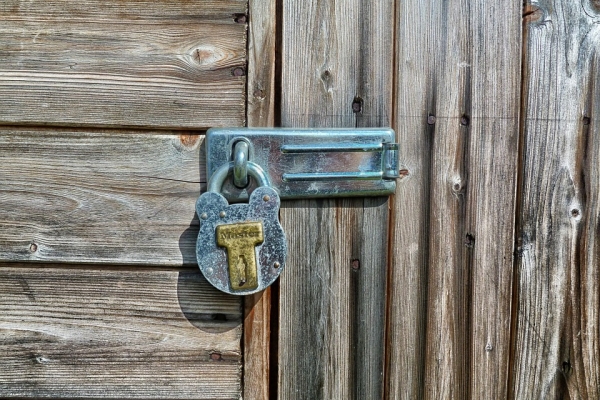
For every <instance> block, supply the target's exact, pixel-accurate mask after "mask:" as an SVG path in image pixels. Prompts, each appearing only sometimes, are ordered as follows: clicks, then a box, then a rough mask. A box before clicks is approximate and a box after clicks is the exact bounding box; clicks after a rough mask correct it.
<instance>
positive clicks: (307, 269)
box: [278, 0, 393, 399]
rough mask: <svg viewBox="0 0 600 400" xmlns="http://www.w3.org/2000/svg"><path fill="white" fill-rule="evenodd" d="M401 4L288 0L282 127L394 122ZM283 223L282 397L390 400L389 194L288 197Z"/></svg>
mask: <svg viewBox="0 0 600 400" xmlns="http://www.w3.org/2000/svg"><path fill="white" fill-rule="evenodd" d="M391 8H392V4H391V2H376V3H373V2H368V1H362V0H353V1H348V2H344V3H340V2H335V1H305V2H295V1H291V0H286V1H284V2H283V10H282V13H283V27H282V37H283V39H282V41H283V44H282V55H281V61H282V85H281V86H282V91H281V96H282V97H281V124H282V126H287V127H294V126H303V127H356V126H388V125H389V124H390V120H391V107H390V98H391V88H390V86H389V82H390V81H391V79H392V73H391V65H392V58H391V54H392V52H393V49H392V41H391V34H392V32H391V30H390V29H389V26H391V25H390V23H391V20H392V18H393V15H392V12H391ZM353 103H354V105H353ZM353 108H354V110H353ZM281 219H282V224H283V225H284V229H285V230H286V234H287V235H288V242H289V256H288V264H287V267H286V271H285V273H284V274H282V277H281V279H280V303H279V316H280V329H279V341H278V349H279V361H278V362H279V366H278V367H279V383H278V391H279V392H278V397H279V398H283V399H363V398H381V397H382V396H383V364H384V363H383V357H384V326H385V293H386V291H385V284H386V270H387V237H388V235H387V226H388V205H387V202H386V199H368V200H367V199H353V200H348V199H344V200H335V201H334V200H305V201H298V202H287V203H286V204H285V205H284V207H283V209H282V212H281Z"/></svg>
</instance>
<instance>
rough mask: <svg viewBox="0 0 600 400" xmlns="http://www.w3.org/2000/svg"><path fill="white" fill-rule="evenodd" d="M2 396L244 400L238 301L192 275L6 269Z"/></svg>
mask: <svg viewBox="0 0 600 400" xmlns="http://www.w3.org/2000/svg"><path fill="white" fill-rule="evenodd" d="M0 293H2V296H0V396H2V397H3V398H6V397H35V398H41V397H57V398H61V397H62V398H89V397H96V398H98V397H102V398H125V397H127V398H165V399H166V398H196V399H236V400H237V399H238V398H239V397H240V394H241V383H240V378H241V349H240V338H241V307H240V299H239V298H237V297H232V296H228V295H225V294H223V293H221V292H219V291H217V290H216V289H214V288H213V287H212V286H210V285H209V284H208V283H207V282H206V281H205V280H204V278H202V277H201V275H200V272H199V271H198V270H197V269H194V270H177V269H171V270H159V269H152V270H142V269H139V268H137V269H93V268H79V267H72V268H59V267H57V266H37V267H36V266H33V267H25V266H13V265H10V264H8V265H7V264H3V265H2V268H0Z"/></svg>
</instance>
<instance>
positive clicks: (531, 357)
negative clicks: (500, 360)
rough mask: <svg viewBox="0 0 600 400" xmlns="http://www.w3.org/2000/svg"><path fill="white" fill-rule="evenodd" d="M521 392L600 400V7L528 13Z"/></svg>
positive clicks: (532, 7)
mask: <svg viewBox="0 0 600 400" xmlns="http://www.w3.org/2000/svg"><path fill="white" fill-rule="evenodd" d="M524 19H525V21H524V22H525V32H526V41H525V43H526V44H525V45H526V53H525V54H526V58H525V65H524V72H525V77H526V80H525V85H524V92H523V95H524V99H523V111H522V112H523V114H524V117H525V121H524V130H525V144H524V156H523V164H524V174H523V184H522V206H521V212H520V215H519V218H520V221H519V228H520V229H519V252H518V254H519V256H520V257H519V263H518V266H519V268H518V272H519V275H518V282H517V283H518V285H519V286H518V298H519V302H518V314H517V321H518V325H517V327H518V328H517V335H516V344H515V352H516V353H515V366H514V387H513V396H514V397H515V398H555V399H559V398H560V399H563V398H570V399H593V398H598V397H600V333H599V332H600V329H599V326H600V321H599V317H598V313H599V309H600V287H599V282H600V281H599V279H600V276H599V272H598V265H600V259H599V254H600V246H599V244H598V232H599V226H598V221H599V220H600V219H599V218H600V209H599V204H600V199H599V198H598V195H599V187H600V169H599V165H600V138H599V133H600V130H599V129H598V123H597V118H598V116H600V101H599V99H600V91H599V89H600V86H599V84H598V82H600V72H599V71H600V70H599V68H598V61H599V59H598V53H599V50H600V27H599V26H598V21H599V19H600V4H599V3H598V2H597V1H588V0H585V1H581V2H571V1H563V0H557V1H546V0H544V1H540V2H536V3H535V4H528V5H526V7H525V11H524Z"/></svg>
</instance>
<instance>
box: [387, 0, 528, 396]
mask: <svg viewBox="0 0 600 400" xmlns="http://www.w3.org/2000/svg"><path fill="white" fill-rule="evenodd" d="M520 12H521V9H520V5H519V3H517V2H510V1H500V2H494V3H493V4H492V3H489V2H481V1H479V2H464V1H449V2H421V1H410V0H409V1H404V2H399V3H397V8H396V22H395V26H396V38H395V40H396V53H395V57H396V72H395V73H396V85H395V107H394V110H395V121H394V127H395V128H396V130H397V134H398V138H399V143H400V163H401V167H400V169H401V171H400V175H401V177H402V178H401V179H400V180H399V182H398V183H399V186H398V190H397V193H396V196H395V202H394V206H393V207H394V208H393V212H394V223H393V229H392V232H391V242H390V244H391V255H392V267H391V274H392V276H391V279H390V284H389V288H390V296H391V297H390V302H389V336H388V343H389V346H388V349H389V354H388V363H387V367H388V369H387V371H388V385H387V390H388V397H389V398H430V399H441V398H446V399H447V398H456V399H467V398H473V399H483V398H486V399H494V398H506V397H507V394H508V388H507V386H508V380H509V362H510V338H511V332H510V322H511V294H512V292H511V290H512V286H511V282H512V275H513V269H512V268H513V267H512V266H513V260H512V250H513V227H514V208H515V187H516V175H517V174H516V171H517V159H518V157H517V150H518V140H519V107H518V106H519V89H520V79H519V75H520V57H521V47H520V44H521V40H520V36H521V25H520Z"/></svg>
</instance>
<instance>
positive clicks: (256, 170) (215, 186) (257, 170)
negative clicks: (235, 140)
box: [207, 161, 271, 193]
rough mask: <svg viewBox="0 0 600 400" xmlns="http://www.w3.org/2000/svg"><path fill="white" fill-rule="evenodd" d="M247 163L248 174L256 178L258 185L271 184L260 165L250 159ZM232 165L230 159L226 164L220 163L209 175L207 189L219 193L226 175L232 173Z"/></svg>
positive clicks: (233, 164) (233, 165)
mask: <svg viewBox="0 0 600 400" xmlns="http://www.w3.org/2000/svg"><path fill="white" fill-rule="evenodd" d="M247 165H248V175H250V176H251V177H253V178H254V179H256V181H257V182H258V185H259V186H271V182H270V181H269V177H268V176H267V174H266V173H265V171H264V170H263V169H262V168H261V167H260V165H258V164H256V163H253V162H251V161H248V164H247ZM234 167H235V163H234V162H233V161H230V162H229V163H227V164H223V165H221V166H220V167H219V169H217V170H216V171H215V172H214V173H213V174H212V176H211V177H210V180H209V181H208V189H207V191H209V192H216V193H220V192H221V187H222V186H223V183H224V182H225V179H227V176H228V175H229V174H230V173H233V169H234Z"/></svg>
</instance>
